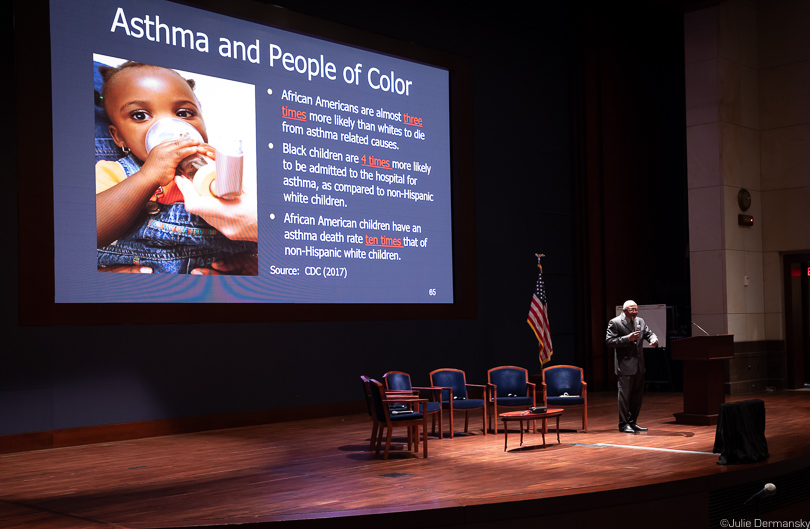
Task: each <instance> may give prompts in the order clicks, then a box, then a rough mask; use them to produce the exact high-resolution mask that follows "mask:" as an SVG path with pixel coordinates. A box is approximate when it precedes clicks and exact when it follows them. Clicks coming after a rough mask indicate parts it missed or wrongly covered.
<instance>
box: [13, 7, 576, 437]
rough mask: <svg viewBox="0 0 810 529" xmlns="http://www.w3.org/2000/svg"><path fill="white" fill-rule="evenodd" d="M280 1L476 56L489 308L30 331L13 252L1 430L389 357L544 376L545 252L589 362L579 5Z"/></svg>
mask: <svg viewBox="0 0 810 529" xmlns="http://www.w3.org/2000/svg"><path fill="white" fill-rule="evenodd" d="M274 3H276V4H281V5H284V6H286V7H289V8H290V9H293V10H298V11H301V12H304V13H305V14H309V15H313V16H318V17H322V18H326V19H329V20H332V21H335V22H339V23H345V24H349V25H352V26H356V27H361V28H363V29H367V30H370V31H374V32H378V33H382V34H385V35H388V36H391V37H394V38H399V39H403V40H406V41H415V42H417V43H419V44H423V45H425V46H428V47H435V48H440V49H444V50H447V51H451V52H454V53H457V54H460V55H464V56H467V57H470V58H471V59H472V63H473V67H474V83H475V86H474V87H473V88H474V95H475V108H474V111H475V138H476V139H475V152H473V153H470V155H471V156H473V157H474V161H475V176H474V177H475V182H474V185H475V186H476V196H477V199H476V224H477V226H476V229H477V239H476V243H477V273H478V281H477V284H478V300H479V305H478V312H477V316H476V317H475V318H472V319H464V320H451V321H446V320H442V321H438V320H419V321H375V322H364V321H356V322H340V323H337V322H301V323H273V322H267V323H260V324H229V325H149V326H126V325H116V326H49V327H20V326H19V325H18V323H17V319H16V308H15V307H16V304H17V297H16V296H17V294H16V281H15V278H16V274H17V266H18V263H17V262H16V256H12V257H8V258H6V259H4V260H3V261H2V264H1V265H0V266H2V271H3V273H2V274H1V275H0V277H2V279H0V281H2V285H3V291H4V292H5V293H6V294H5V295H4V306H5V308H6V309H9V308H10V309H11V312H12V313H13V315H12V316H11V317H6V318H4V319H3V320H2V323H0V326H2V327H0V328H2V332H3V335H4V338H5V340H4V345H3V347H2V351H0V435H3V434H14V433H23V432H36V431H42V430H50V429H60V428H72V427H82V426H93V425H104V424H117V423H127V422H133V421H146V420H156V419H163V418H173V417H187V416H197V415H209V414H219V413H236V412H243V411H251V410H263V409H268V408H283V407H293V406H310V405H318V404H323V403H339V402H350V401H358V400H360V399H361V390H360V384H359V378H358V377H359V375H360V374H366V375H369V376H374V377H380V376H381V375H382V374H383V373H384V372H386V371H388V370H401V371H407V372H410V373H411V374H412V377H413V381H414V383H416V384H419V385H422V384H426V383H427V382H428V376H427V374H428V372H429V371H431V370H433V369H436V368H439V367H457V368H461V369H464V370H466V371H467V375H468V381H469V382H471V383H484V382H485V381H486V380H485V377H486V370H487V369H488V368H490V367H494V366H497V365H504V364H515V365H522V366H525V367H527V368H528V369H529V370H530V372H532V373H539V372H540V364H539V361H538V359H537V342H536V339H535V337H534V335H533V334H532V332H531V330H530V328H529V327H528V325H527V324H526V315H527V311H528V307H529V301H530V297H531V293H532V291H533V289H534V284H535V280H536V267H535V258H534V253H535V252H542V253H545V254H546V255H547V257H545V258H544V260H543V264H544V270H545V280H546V286H547V290H548V299H549V306H550V310H549V318H550V322H551V329H552V335H553V338H554V351H555V352H554V357H553V359H552V362H553V363H556V364H571V363H577V362H578V361H579V360H580V358H578V356H579V355H581V354H583V351H577V350H576V346H575V342H576V340H575V338H574V337H575V326H576V325H577V321H578V318H579V316H578V314H577V310H576V307H575V299H576V296H575V291H576V289H577V286H576V285H575V281H574V277H575V270H576V268H577V266H581V265H582V263H581V262H578V260H577V259H578V258H577V247H578V242H577V238H576V235H575V231H576V230H575V227H576V221H577V219H576V216H577V209H576V205H575V204H576V200H575V195H574V167H575V165H574V163H573V162H572V153H571V145H572V122H573V113H574V111H573V101H574V97H573V90H574V84H573V82H572V77H573V73H574V70H575V65H576V61H577V54H576V50H577V44H578V39H579V38H580V36H578V35H577V31H578V29H576V27H575V26H576V24H572V18H575V17H577V16H579V15H578V14H577V13H576V11H575V10H572V9H571V7H570V6H571V4H573V3H570V2H567V1H564V0H560V1H554V2H543V3H542V4H541V10H540V12H539V13H538V12H537V5H535V4H526V5H525V8H524V7H521V8H515V7H512V8H511V9H510V10H504V9H503V8H502V7H501V6H497V9H495V8H489V9H480V8H479V9H473V8H471V7H470V5H469V4H468V3H447V4H444V3H439V4H437V5H435V6H433V5H432V6H431V7H430V8H427V7H426V8H424V10H423V9H418V8H415V7H414V6H413V5H412V3H410V2H388V3H383V4H381V3H378V2H355V3H350V4H346V3H336V2H326V1H324V2H320V1H317V2H312V1H310V2H305V1H293V0H290V1H276V2H274ZM7 29H11V28H10V27H7ZM10 33H11V32H10V31H8V32H7V34H10ZM4 57H6V58H7V59H6V60H10V59H9V58H10V57H11V54H6V55H4ZM9 67H11V65H9ZM15 176H17V177H22V176H23V174H22V173H20V172H18V173H17V174H16V175H15ZM24 176H25V177H26V178H28V177H31V175H24ZM42 178H46V179H47V178H50V175H42ZM12 196H13V194H12ZM0 214H1V215H2V218H3V223H4V226H6V229H4V230H3V236H2V237H3V240H4V242H5V243H6V246H7V247H11V248H13V247H15V246H16V240H15V236H16V234H17V230H16V215H15V210H14V204H13V200H9V201H7V202H6V207H5V208H3V209H2V213H0ZM45 265H46V264H45V263H23V264H22V266H33V267H37V266H43V268H47V266H45ZM199 310H205V308H204V307H200V309H199ZM580 323H581V322H580Z"/></svg>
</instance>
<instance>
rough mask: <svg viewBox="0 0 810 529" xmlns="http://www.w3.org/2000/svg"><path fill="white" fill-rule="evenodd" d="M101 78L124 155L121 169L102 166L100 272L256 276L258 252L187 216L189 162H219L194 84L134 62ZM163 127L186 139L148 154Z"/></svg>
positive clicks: (104, 70) (106, 107) (173, 138)
mask: <svg viewBox="0 0 810 529" xmlns="http://www.w3.org/2000/svg"><path fill="white" fill-rule="evenodd" d="M99 72H100V73H101V76H102V79H103V86H102V89H101V93H100V97H99V101H98V102H97V103H98V104H100V105H101V106H102V107H103V108H104V111H105V113H106V115H107V117H108V118H109V120H110V123H111V125H110V126H109V131H110V135H111V136H112V139H113V141H114V142H115V144H116V145H117V146H118V147H119V148H120V149H121V150H122V151H123V157H122V158H120V159H119V160H117V161H103V160H102V161H99V162H97V163H96V225H97V244H98V266H99V270H102V271H107V270H113V271H124V270H126V271H131V270H133V269H136V270H143V271H151V272H164V273H180V274H187V273H192V272H194V273H217V272H216V270H215V269H218V270H219V271H225V272H226V273H237V274H241V275H256V273H257V269H258V266H257V261H258V257H257V251H258V245H257V244H256V243H255V242H251V241H242V240H230V239H228V238H227V237H225V236H224V235H223V234H222V233H221V232H220V231H218V230H217V229H215V228H213V227H212V226H211V225H209V224H208V223H206V222H205V221H204V220H203V219H202V218H201V217H199V216H198V215H194V214H192V213H189V212H188V211H186V209H185V207H184V203H183V195H182V193H181V192H180V190H179V188H178V186H177V185H176V183H175V178H176V177H177V178H182V177H183V176H178V175H180V174H182V173H183V171H184V169H183V168H185V167H187V166H188V163H189V161H190V160H192V159H194V158H195V157H206V158H208V159H209V160H213V158H214V156H215V154H214V153H215V151H214V149H213V148H212V147H211V146H210V145H208V144H207V141H208V135H207V132H206V129H205V122H204V121H203V117H202V112H201V109H200V103H199V101H198V100H197V97H196V95H195V94H194V90H193V88H194V81H191V80H186V79H184V78H183V77H181V76H180V75H179V74H178V73H177V72H175V71H174V70H170V69H168V68H162V67H158V66H152V65H148V64H143V63H137V62H132V61H128V62H125V63H123V64H122V65H120V66H118V67H117V68H112V67H100V68H99ZM161 120H163V121H161ZM172 120H174V121H172ZM159 121H160V122H161V126H163V125H165V126H168V127H169V128H172V127H179V128H180V129H183V127H185V129H186V131H185V132H183V133H180V134H174V135H171V136H170V138H169V139H167V140H165V141H163V142H162V143H159V144H158V145H149V146H148V147H147V141H146V140H147V132H148V131H149V130H150V128H152V126H153V125H154V124H155V123H158V122H159ZM164 128H165V127H164ZM212 163H213V162H212ZM186 176H188V175H186ZM223 263H227V264H224V265H223Z"/></svg>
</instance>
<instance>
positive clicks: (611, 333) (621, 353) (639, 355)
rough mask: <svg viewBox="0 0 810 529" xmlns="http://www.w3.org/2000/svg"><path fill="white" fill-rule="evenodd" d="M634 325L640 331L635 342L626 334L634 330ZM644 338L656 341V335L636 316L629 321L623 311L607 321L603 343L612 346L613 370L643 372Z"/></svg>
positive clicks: (626, 373)
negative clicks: (632, 320) (639, 335)
mask: <svg viewBox="0 0 810 529" xmlns="http://www.w3.org/2000/svg"><path fill="white" fill-rule="evenodd" d="M636 325H638V329H639V330H640V331H641V337H640V338H639V339H638V340H637V341H636V343H633V342H631V341H630V340H629V339H628V338H627V335H628V334H631V333H633V332H635V330H636ZM644 340H647V341H648V342H652V341H657V340H658V337H657V336H655V333H654V332H652V329H650V328H649V327H647V324H646V323H644V320H643V319H641V318H639V317H638V316H636V321H635V322H634V323H630V321H629V319H628V318H627V316H626V315H625V314H624V312H622V313H621V315H619V316H616V317H615V318H613V319H612V320H610V322H609V323H608V328H607V334H606V336H605V344H607V346H608V347H612V348H613V361H614V366H613V371H614V373H616V374H617V375H636V374H643V373H644V371H645V369H644Z"/></svg>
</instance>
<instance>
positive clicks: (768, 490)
mask: <svg viewBox="0 0 810 529" xmlns="http://www.w3.org/2000/svg"><path fill="white" fill-rule="evenodd" d="M774 494H776V485H774V484H773V483H766V484H765V486H764V487H762V490H761V491H759V492H757V493H756V494H754V495H753V496H751V497H750V498H748V499H747V500H745V503H744V504H743V505H746V504H747V503H748V502H750V501H751V500H755V499H756V500H759V499H761V498H765V497H767V496H773V495H774Z"/></svg>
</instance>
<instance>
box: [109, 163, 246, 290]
mask: <svg viewBox="0 0 810 529" xmlns="http://www.w3.org/2000/svg"><path fill="white" fill-rule="evenodd" d="M118 163H119V164H121V166H122V167H123V168H124V172H125V173H126V175H127V177H129V176H131V175H133V174H135V173H136V172H138V171H139V170H140V168H141V162H140V161H139V160H138V159H137V158H135V157H134V156H132V155H131V154H130V155H129V156H127V157H125V158H121V159H120V160H118ZM158 205H159V206H160V211H159V212H158V213H156V214H154V215H149V216H147V218H146V219H145V220H144V221H143V223H141V225H140V226H137V227H135V228H134V229H133V230H132V231H131V232H130V233H129V234H127V235H126V236H125V237H122V238H121V239H119V240H117V241H115V242H114V243H112V244H110V245H109V246H105V247H104V248H99V249H98V266H99V267H103V266H107V265H136V266H148V267H150V268H152V271H153V272H155V273H169V274H188V273H189V272H191V271H192V270H194V269H195V268H207V267H210V266H211V263H212V262H214V261H215V260H216V259H217V258H220V257H222V256H223V255H225V254H239V253H250V254H254V255H255V254H257V252H258V244H257V243H255V242H248V241H232V240H230V239H228V238H227V237H225V236H224V235H222V234H221V233H220V232H219V231H218V230H217V229H215V228H213V227H211V225H210V224H208V223H206V222H205V221H204V220H203V219H202V217H200V216H199V215H194V214H193V213H189V212H188V211H186V207H185V204H184V203H183V202H176V203H174V204H158Z"/></svg>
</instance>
